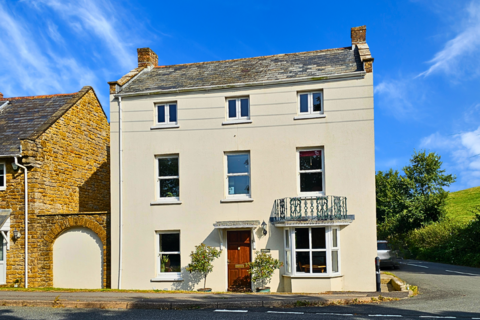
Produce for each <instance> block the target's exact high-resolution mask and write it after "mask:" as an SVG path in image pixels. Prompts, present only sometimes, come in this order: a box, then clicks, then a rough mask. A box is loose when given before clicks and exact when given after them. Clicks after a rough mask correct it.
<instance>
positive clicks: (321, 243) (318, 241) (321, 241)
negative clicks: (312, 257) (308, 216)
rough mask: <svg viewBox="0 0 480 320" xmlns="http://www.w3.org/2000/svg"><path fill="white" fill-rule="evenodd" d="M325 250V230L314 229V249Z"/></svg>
mask: <svg viewBox="0 0 480 320" xmlns="http://www.w3.org/2000/svg"><path fill="white" fill-rule="evenodd" d="M325 248H326V247H325V228H312V249H325Z"/></svg>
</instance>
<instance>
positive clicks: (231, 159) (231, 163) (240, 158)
mask: <svg viewBox="0 0 480 320" xmlns="http://www.w3.org/2000/svg"><path fill="white" fill-rule="evenodd" d="M248 158H249V157H248V154H231V155H228V156H227V167H228V173H248V166H249V165H250V161H249V159H248Z"/></svg>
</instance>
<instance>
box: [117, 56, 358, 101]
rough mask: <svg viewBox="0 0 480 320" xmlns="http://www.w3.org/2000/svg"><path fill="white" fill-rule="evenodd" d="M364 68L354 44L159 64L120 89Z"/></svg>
mask: <svg viewBox="0 0 480 320" xmlns="http://www.w3.org/2000/svg"><path fill="white" fill-rule="evenodd" d="M356 71H363V63H362V61H361V59H360V56H359V54H358V49H357V48H356V47H355V50H352V47H345V48H338V49H328V50H319V51H310V52H301V53H291V54H279V55H272V56H263V57H256V58H246V59H236V60H223V61H212V62H202V63H191V64H178V65H171V66H159V67H155V68H153V69H152V70H150V71H148V70H147V69H146V70H144V71H143V72H141V73H140V74H138V75H137V76H136V77H135V78H133V79H132V80H131V81H130V82H128V83H127V84H126V85H125V86H124V87H123V88H122V89H121V90H120V91H119V92H118V93H137V92H142V91H154V90H158V91H162V90H176V89H189V88H199V87H209V86H219V85H220V86H221V85H234V84H242V83H254V82H265V81H274V80H288V79H298V78H306V77H312V78H314V77H322V76H327V75H333V74H344V73H351V72H356Z"/></svg>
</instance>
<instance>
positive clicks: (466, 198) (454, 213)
mask: <svg viewBox="0 0 480 320" xmlns="http://www.w3.org/2000/svg"><path fill="white" fill-rule="evenodd" d="M476 207H478V208H479V209H480V187H475V188H470V189H465V190H460V191H457V192H452V193H450V194H449V196H448V198H447V208H446V209H447V217H449V218H451V219H454V220H458V221H462V222H466V221H470V220H472V219H473V218H474V215H475V214H474V213H472V210H474V209H475V208H476Z"/></svg>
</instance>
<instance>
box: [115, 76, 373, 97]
mask: <svg viewBox="0 0 480 320" xmlns="http://www.w3.org/2000/svg"><path fill="white" fill-rule="evenodd" d="M365 73H366V72H365V71H363V70H362V71H355V72H349V73H340V74H331V75H325V76H319V77H303V78H293V79H281V80H269V81H259V82H246V83H234V84H225V85H213V86H203V87H190V88H188V87H187V88H179V89H168V90H149V91H138V92H127V93H117V94H115V95H114V97H129V96H142V95H152V94H166V93H180V92H192V91H209V90H219V89H231V88H242V87H256V86H265V85H275V84H284V83H295V82H307V81H330V80H335V79H341V78H357V77H362V76H364V75H365Z"/></svg>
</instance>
